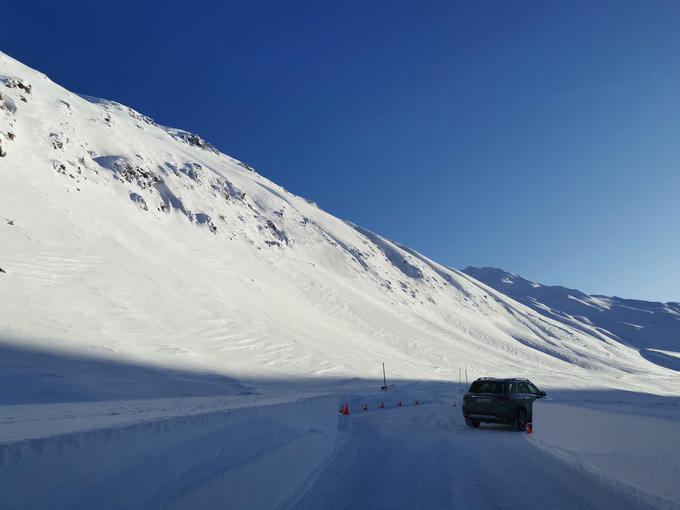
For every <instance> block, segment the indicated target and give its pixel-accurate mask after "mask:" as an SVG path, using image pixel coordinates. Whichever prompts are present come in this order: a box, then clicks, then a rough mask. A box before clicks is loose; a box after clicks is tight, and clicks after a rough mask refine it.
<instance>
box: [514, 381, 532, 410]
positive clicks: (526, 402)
mask: <svg viewBox="0 0 680 510" xmlns="http://www.w3.org/2000/svg"><path fill="white" fill-rule="evenodd" d="M515 397H516V401H517V404H518V406H517V407H523V408H524V409H526V410H527V412H528V413H529V414H531V408H532V404H533V402H534V400H535V399H536V394H535V393H534V391H533V390H532V389H531V386H529V384H527V383H526V382H523V381H520V382H518V383H517V394H516V395H515Z"/></svg>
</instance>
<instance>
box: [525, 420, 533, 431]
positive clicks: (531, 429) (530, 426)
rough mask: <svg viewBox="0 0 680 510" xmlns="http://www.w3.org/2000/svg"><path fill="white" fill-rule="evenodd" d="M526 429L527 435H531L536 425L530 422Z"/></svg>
mask: <svg viewBox="0 0 680 510" xmlns="http://www.w3.org/2000/svg"><path fill="white" fill-rule="evenodd" d="M525 428H526V429H527V434H531V433H532V432H533V431H534V425H533V424H532V423H531V422H530V421H529V422H527V424H526V426H525Z"/></svg>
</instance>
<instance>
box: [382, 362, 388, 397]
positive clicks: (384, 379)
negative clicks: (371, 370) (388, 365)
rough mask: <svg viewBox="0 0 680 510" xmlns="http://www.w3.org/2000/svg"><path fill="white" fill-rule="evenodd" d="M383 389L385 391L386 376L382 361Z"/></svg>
mask: <svg viewBox="0 0 680 510" xmlns="http://www.w3.org/2000/svg"><path fill="white" fill-rule="evenodd" d="M383 390H385V391H387V377H386V376H385V363H384V362H383Z"/></svg>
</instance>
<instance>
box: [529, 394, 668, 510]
mask: <svg viewBox="0 0 680 510" xmlns="http://www.w3.org/2000/svg"><path fill="white" fill-rule="evenodd" d="M533 418H534V434H533V436H532V440H533V441H535V442H536V444H538V445H539V446H542V447H544V448H546V449H548V450H550V451H552V452H553V453H557V454H558V455H560V456H562V457H564V458H567V459H568V460H571V461H573V462H576V463H578V464H580V465H582V466H583V467H585V468H587V469H589V470H591V471H594V472H596V473H599V474H601V475H604V477H606V478H609V479H613V480H615V481H618V482H622V483H624V484H627V485H629V486H631V487H633V488H634V489H636V490H637V491H640V492H642V493H647V494H651V495H654V496H657V497H661V498H664V499H666V500H668V501H669V503H671V502H672V503H671V505H675V504H680V484H678V480H680V442H679V441H678V437H680V423H678V422H673V421H668V420H661V419H658V418H653V417H649V416H638V415H631V414H618V413H613V412H606V411H600V410H595V409H586V408H582V407H576V406H570V405H564V404H556V403H552V402H544V401H538V402H536V403H535V404H534V413H533ZM671 505H669V506H671Z"/></svg>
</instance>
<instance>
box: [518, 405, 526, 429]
mask: <svg viewBox="0 0 680 510" xmlns="http://www.w3.org/2000/svg"><path fill="white" fill-rule="evenodd" d="M515 428H516V429H517V430H519V431H520V432H523V431H525V430H526V428H527V411H526V409H520V410H519V411H517V416H516V417H515Z"/></svg>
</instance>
